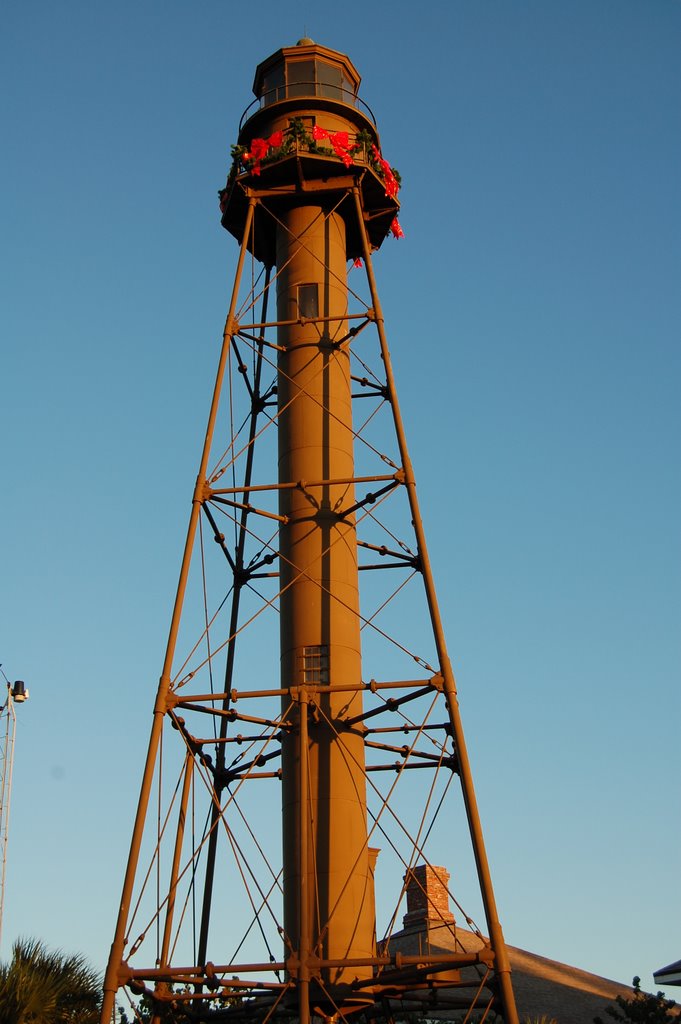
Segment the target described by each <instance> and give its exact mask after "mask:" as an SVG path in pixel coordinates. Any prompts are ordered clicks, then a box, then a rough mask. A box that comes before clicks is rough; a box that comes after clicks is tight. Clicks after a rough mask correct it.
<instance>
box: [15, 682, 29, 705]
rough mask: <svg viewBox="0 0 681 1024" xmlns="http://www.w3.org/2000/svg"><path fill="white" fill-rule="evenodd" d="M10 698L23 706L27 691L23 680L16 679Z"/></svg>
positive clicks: (26, 698)
mask: <svg viewBox="0 0 681 1024" xmlns="http://www.w3.org/2000/svg"><path fill="white" fill-rule="evenodd" d="M12 697H13V698H14V701H15V703H16V704H23V703H24V701H25V700H28V690H27V689H26V684H25V683H24V682H23V680H21V679H17V681H16V683H15V684H14V686H13V687H12Z"/></svg>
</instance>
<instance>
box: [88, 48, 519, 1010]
mask: <svg viewBox="0 0 681 1024" xmlns="http://www.w3.org/2000/svg"><path fill="white" fill-rule="evenodd" d="M358 86H359V75H358V74H357V72H356V70H355V68H354V67H353V65H352V63H351V62H350V61H349V59H348V58H347V57H345V56H344V55H343V54H340V53H337V52H336V51H333V50H329V49H328V48H326V47H321V46H317V45H316V44H314V43H312V42H311V41H310V40H301V42H300V43H299V44H298V45H297V46H295V47H289V48H285V49H283V50H280V51H278V52H277V53H275V54H273V55H272V57H270V58H268V60H266V61H264V62H263V64H261V65H260V66H259V68H258V70H257V72H256V79H255V86H254V89H255V93H256V98H257V99H260V101H261V106H260V108H259V110H258V111H257V112H256V113H255V114H253V116H251V117H250V118H248V120H246V121H245V123H243V125H242V128H241V132H240V135H239V140H238V145H237V146H236V147H235V149H234V164H233V167H232V170H231V172H230V176H229V178H228V182H227V186H226V188H225V189H224V190H223V191H222V193H221V208H222V222H223V225H224V226H225V227H226V228H227V229H228V231H230V232H231V233H232V234H233V235H234V236H235V237H236V238H237V240H238V241H239V243H240V250H239V259H238V263H237V269H236V274H235V279H234V284H233V288H232V295H231V300H230V304H229V312H228V315H227V321H226V325H225V330H224V336H223V344H222V348H221V353H220V359H219V365H218V372H217V378H216V384H215V389H214V393H213V399H212V403H211V407H210V412H209V417H208V427H207V431H206V438H205V442H204V447H203V452H202V455H201V461H200V466H199V473H198V476H197V481H196V486H195V490H194V494H193V498H192V506H191V515H190V521H189V527H188V532H187V541H186V544H185V550H184V556H183V561H182V568H181V572H180V581H179V585H178V590H177V596H176V601H175V606H174V611H173V616H172V621H171V627H170V633H169V640H168V645H167V650H166V656H165V661H164V665H163V670H162V674H161V679H160V683H159V687H158V691H157V696H156V702H155V705H154V713H153V724H152V730H151V738H150V742H149V748H148V752H147V759H146V763H145V768H144V774H143V781H142V787H141V791H140V798H139V803H138V809H137V815H136V818H135V825H134V830H133V838H132V842H131V849H130V855H129V860H128V866H127V871H126V876H125V881H124V886H123V894H122V900H121V905H120V911H119V915H118V921H117V925H116V931H115V936H114V941H113V944H112V949H111V955H110V959H109V965H108V968H107V972H106V977H105V983H104V1003H103V1011H102V1021H103V1024H108V1022H109V1021H111V1019H112V1014H113V1013H114V1008H115V1001H116V999H117V998H118V999H119V1000H121V999H122V1000H125V1003H124V1005H125V1007H126V1011H127V1012H128V1013H130V1012H131V1011H132V1012H133V1013H139V1012H140V1011H139V1000H140V999H141V1000H143V1001H144V1002H145V1004H146V1012H147V1013H151V1015H152V1019H154V1020H161V1019H163V1020H173V1021H187V1022H188V1021H204V1020H205V1021H211V1020H215V1021H223V1020H224V1021H235V1022H238V1021H241V1020H249V1021H259V1022H262V1024H266V1022H268V1021H291V1022H294V1021H300V1024H309V1022H310V1021H312V1020H318V1021H332V1020H333V1021H340V1020H347V1019H353V1020H357V1021H362V1022H369V1021H395V1020H398V1019H400V1018H401V1016H403V1014H404V1013H405V1012H411V1011H415V1012H419V1013H425V1012H426V1011H427V1016H429V1017H437V1015H438V1014H439V1013H443V1014H445V1013H447V1012H450V1011H451V1010H452V1009H461V1010H465V1011H466V1013H467V1014H468V1015H469V1016H468V1017H467V1019H473V1018H474V1019H477V1020H491V1019H494V1018H495V1017H501V1018H503V1019H504V1020H506V1021H507V1022H508V1024H515V1022H516V1021H517V1014H516V1010H515V1005H514V1000H513V991H512V986H511V980H510V969H509V963H508V957H507V954H506V949H505V945H504V939H503V935H502V931H501V926H500V924H499V920H498V916H497V911H496V906H495V901H494V894H493V890H492V883H491V878H490V872H489V867H488V863H487V858H486V854H485V848H484V843H483V838H482V832H481V828H480V821H479V815H478V810H477V805H476V799H475V793H474V789H473V784H472V778H471V771H470V765H469V761H468V757H467V753H466V745H465V742H464V736H463V731H462V728H461V721H460V715H459V708H458V699H457V693H456V685H455V681H454V676H453V674H452V669H451V665H450V661H449V658H448V655H447V650H446V645H445V639H444V631H443V627H442V622H441V618H440V612H439V609H438V604H437V599H436V595H435V587H434V582H433V574H432V570H431V565H430V561H429V558H428V553H427V548H426V543H425V537H424V532H423V526H422V520H421V515H420V511H419V505H418V500H417V494H416V486H415V480H414V472H413V468H412V465H411V462H410V459H409V455H408V451H407V445H406V439H405V431H404V426H403V422H402V417H401V413H400V408H399V404H398V401H397V393H396V389H395V381H394V376H393V371H392V364H391V358H390V353H389V349H388V342H387V335H386V330H385V324H384V318H383V313H382V310H381V305H380V301H379V296H378V291H377V287H376V279H375V276H374V271H373V265H372V253H373V252H374V251H376V250H377V249H378V248H379V247H380V245H381V244H382V242H383V240H384V239H385V237H386V236H387V235H388V234H389V233H390V231H391V229H392V231H393V233H395V234H399V229H398V227H397V222H396V215H397V212H398V210H399V202H398V198H397V193H398V188H399V180H398V176H397V174H396V172H395V171H394V169H393V168H391V167H390V165H389V164H388V163H387V161H386V160H385V159H384V158H383V155H382V154H381V149H380V140H379V137H378V133H377V131H376V127H375V123H374V122H373V120H370V119H369V118H367V117H366V115H365V114H363V113H362V108H361V107H360V106H359V104H358V102H357V90H358ZM349 264H350V267H349V269H348V265H349ZM351 275H352V276H351ZM273 307H274V311H272V309H273ZM443 857H446V858H447V859H448V862H450V863H451V861H452V858H454V859H455V861H456V864H455V876H456V878H457V880H458V881H459V882H460V883H461V885H462V888H463V889H464V890H465V891H464V892H463V893H461V892H459V891H458V887H457V886H456V885H452V886H451V888H450V890H449V898H451V900H452V901H453V902H454V904H455V907H456V917H455V920H451V915H447V914H446V915H444V917H443V918H442V924H443V926H446V928H447V930H448V933H449V941H448V943H447V948H446V949H445V948H443V947H441V946H437V945H435V944H427V945H426V948H419V949H418V951H417V952H415V953H414V954H411V953H408V954H407V953H405V952H403V951H402V949H401V948H398V943H396V940H395V938H394V935H395V932H396V930H397V926H396V922H397V919H398V914H399V910H400V906H401V905H402V903H403V901H404V895H405V891H406V885H407V882H408V880H410V884H412V885H413V881H414V878H418V877H420V875H419V873H418V872H417V871H416V870H415V869H416V868H417V867H418V866H419V865H426V866H431V865H433V864H437V863H442V862H443ZM467 862H469V864H470V872H469V877H468V878H467V879H466V880H464V879H465V878H466V875H465V869H464V865H465V864H466V863H467ZM426 895H427V894H426ZM428 898H429V897H428ZM469 898H470V899H471V900H472V902H473V903H474V910H469V909H468V906H466V905H465V904H466V903H467V901H468V899H469ZM437 912H438V913H441V911H440V910H439V909H438V911H437ZM474 912H475V913H478V912H481V913H482V915H483V918H482V923H481V925H480V926H478V925H476V924H475V922H474V917H473V914H474ZM408 917H409V915H407V919H408ZM462 925H463V926H465V929H466V934H469V933H470V931H471V930H473V931H475V932H476V934H477V935H478V937H479V939H480V941H479V942H478V943H477V944H476V947H475V949H474V950H471V948H470V944H467V943H466V942H465V941H464V939H463V932H461V933H460V934H457V928H461V927H462Z"/></svg>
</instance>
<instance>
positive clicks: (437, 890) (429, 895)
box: [402, 864, 454, 928]
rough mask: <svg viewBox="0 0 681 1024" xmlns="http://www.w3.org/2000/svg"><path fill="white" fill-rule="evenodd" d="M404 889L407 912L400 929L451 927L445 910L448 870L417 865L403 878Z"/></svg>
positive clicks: (448, 912) (446, 909) (450, 918)
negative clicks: (405, 888) (443, 925)
mask: <svg viewBox="0 0 681 1024" xmlns="http://www.w3.org/2000/svg"><path fill="white" fill-rule="evenodd" d="M404 880H405V883H406V887H407V913H406V914H405V915H404V917H403V918H402V926H403V927H404V928H426V927H427V926H428V925H442V924H453V923H454V915H453V914H452V912H451V910H450V909H449V893H448V892H447V885H448V883H449V871H447V869H446V868H441V867H431V866H430V865H427V864H419V865H418V866H417V867H415V868H411V870H409V871H407V873H406V875H405V876H404Z"/></svg>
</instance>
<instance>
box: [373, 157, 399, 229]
mask: <svg viewBox="0 0 681 1024" xmlns="http://www.w3.org/2000/svg"><path fill="white" fill-rule="evenodd" d="M371 152H372V153H373V154H374V158H375V160H376V163H377V164H378V166H379V167H380V168H381V171H382V172H383V180H384V181H385V194H386V195H387V196H388V198H389V199H392V198H394V197H395V196H396V195H397V193H398V192H399V191H400V183H399V181H398V180H397V178H396V177H395V175H394V174H393V169H392V167H391V166H390V164H389V163H388V161H387V160H384V159H383V157H382V156H381V153H380V150H379V149H378V148H377V147H376V145H375V144H374V143H372V145H371ZM398 237H399V236H398Z"/></svg>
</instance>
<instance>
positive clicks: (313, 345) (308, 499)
mask: <svg viewBox="0 0 681 1024" xmlns="http://www.w3.org/2000/svg"><path fill="white" fill-rule="evenodd" d="M277 269H278V285H277V316H278V319H279V320H280V321H289V323H288V324H287V325H285V326H281V327H280V328H279V335H278V341H279V345H280V346H281V347H282V351H281V352H280V354H279V379H278V393H279V480H280V482H281V483H291V482H293V483H297V484H298V486H296V487H295V488H293V489H288V488H284V489H282V490H281V492H280V494H281V498H280V512H281V514H282V515H284V516H286V517H287V522H286V523H285V524H283V525H282V526H281V532H280V552H281V558H280V573H281V589H282V594H281V600H280V611H281V676H282V688H284V689H287V688H289V687H296V688H298V689H297V690H296V691H294V692H295V693H297V694H301V693H302V694H303V698H302V699H304V700H306V701H307V704H308V714H307V722H308V729H307V733H308V735H307V741H306V742H305V743H304V744H302V743H301V739H300V715H299V713H298V712H297V710H296V709H295V708H294V712H293V715H292V717H291V722H292V728H291V729H290V731H289V732H288V733H287V735H286V736H285V738H284V739H283V750H282V767H283V830H284V929H285V932H286V937H287V940H288V942H289V943H290V947H291V948H292V950H293V951H300V952H302V953H303V955H305V954H306V953H310V954H311V956H312V957H313V958H314V957H320V958H322V959H353V958H361V957H369V956H373V955H374V952H375V922H374V906H373V884H372V878H371V872H370V867H369V851H368V848H367V822H366V786H365V778H364V744H363V739H362V735H361V732H360V731H359V730H360V728H361V727H355V729H354V730H352V729H349V728H348V727H347V725H346V722H347V719H348V718H351V717H353V716H355V715H357V714H359V713H360V712H361V709H362V697H361V692H360V691H359V690H358V691H357V692H355V693H353V692H352V691H349V690H348V689H346V688H344V689H342V690H340V689H339V690H338V692H335V691H334V687H335V686H337V687H341V686H343V687H347V685H348V684H350V685H356V686H359V684H360V683H361V678H362V676H361V657H360V620H359V593H358V576H357V549H356V539H355V519H354V516H353V515H350V516H347V517H346V516H343V515H342V512H343V510H344V509H345V508H349V507H350V506H351V505H353V503H354V488H353V486H352V483H349V482H348V481H351V480H352V477H353V474H354V460H353V434H352V410H351V387H350V384H351V382H350V359H349V353H348V349H347V345H344V344H341V342H342V339H344V338H345V336H346V334H347V321H346V319H345V317H346V316H347V301H348V300H347V277H346V244H345V224H344V221H343V219H342V218H341V217H340V216H338V215H337V214H334V213H327V212H325V211H324V209H323V208H322V207H320V206H301V207H298V208H295V209H293V210H290V211H289V212H288V213H287V214H285V215H284V216H283V217H282V224H281V226H280V227H279V228H278V230H277ZM321 318H324V319H321ZM306 319H309V322H305V321H306ZM291 321H293V323H290V322H291ZM338 481H342V482H338ZM319 687H322V688H323V687H330V689H329V690H328V691H322V692H319V690H318V688H319ZM284 703H285V707H288V704H289V700H288V698H284ZM301 758H306V769H305V770H304V771H302V772H301V760H300V759H301ZM301 778H302V779H306V780H307V782H306V789H307V792H301ZM305 819H306V820H307V825H303V822H304V821H305ZM302 836H307V840H306V841H307V849H306V850H305V855H304V856H303V857H302V859H301V855H300V854H301V849H300V847H301V842H302V841H303V840H302ZM301 860H302V864H303V865H305V864H306V865H307V867H306V868H305V869H304V877H303V875H302V873H301ZM301 887H305V893H304V899H302V900H301V898H300V893H301ZM301 908H303V909H302V911H301ZM301 912H302V913H305V914H306V916H307V921H306V922H305V926H304V927H303V922H301V920H300V915H301ZM301 935H302V936H303V943H305V941H306V940H307V939H308V937H309V950H307V951H306V950H304V949H303V950H301V949H300V945H301ZM313 973H314V971H313ZM370 976H371V968H370V967H363V968H359V969H358V968H353V967H348V968H334V969H332V970H328V971H323V972H322V980H323V981H324V983H325V984H327V985H328V984H329V983H331V984H338V983H347V982H351V981H352V980H353V979H354V978H358V977H361V978H367V977H370Z"/></svg>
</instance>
